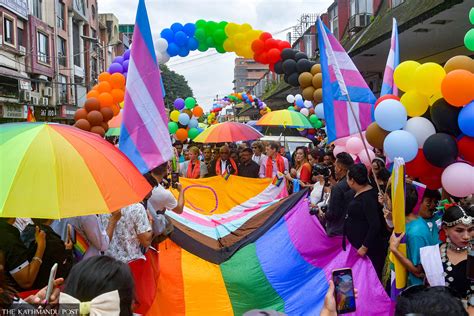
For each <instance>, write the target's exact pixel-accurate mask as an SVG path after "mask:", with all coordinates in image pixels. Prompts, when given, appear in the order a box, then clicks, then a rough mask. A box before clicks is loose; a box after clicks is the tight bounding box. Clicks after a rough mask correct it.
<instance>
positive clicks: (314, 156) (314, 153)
mask: <svg viewBox="0 0 474 316" xmlns="http://www.w3.org/2000/svg"><path fill="white" fill-rule="evenodd" d="M308 162H309V164H310V166H311V168H314V167H315V166H316V165H317V164H319V163H320V159H319V150H317V149H312V150H311V151H310V152H309V154H308ZM312 182H314V181H312Z"/></svg>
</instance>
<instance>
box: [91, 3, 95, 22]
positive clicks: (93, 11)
mask: <svg viewBox="0 0 474 316" xmlns="http://www.w3.org/2000/svg"><path fill="white" fill-rule="evenodd" d="M91 12H92V20H95V7H94V5H92V6H91Z"/></svg>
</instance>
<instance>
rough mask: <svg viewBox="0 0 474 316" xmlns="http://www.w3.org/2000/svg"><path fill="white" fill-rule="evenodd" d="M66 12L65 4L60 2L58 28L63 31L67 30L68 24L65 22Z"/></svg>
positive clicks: (57, 17)
mask: <svg viewBox="0 0 474 316" xmlns="http://www.w3.org/2000/svg"><path fill="white" fill-rule="evenodd" d="M64 12H65V6H64V3H62V2H61V1H59V0H58V12H57V14H58V15H57V16H56V21H57V23H56V26H57V27H59V28H60V29H61V30H66V23H65V22H64V20H65V18H66V17H65V16H64V14H65V13H64Z"/></svg>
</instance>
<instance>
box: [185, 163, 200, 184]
mask: <svg viewBox="0 0 474 316" xmlns="http://www.w3.org/2000/svg"><path fill="white" fill-rule="evenodd" d="M200 176H201V162H200V161H199V159H196V160H195V161H194V163H193V162H192V161H190V162H189V164H188V170H187V171H186V178H192V179H199V178H200Z"/></svg>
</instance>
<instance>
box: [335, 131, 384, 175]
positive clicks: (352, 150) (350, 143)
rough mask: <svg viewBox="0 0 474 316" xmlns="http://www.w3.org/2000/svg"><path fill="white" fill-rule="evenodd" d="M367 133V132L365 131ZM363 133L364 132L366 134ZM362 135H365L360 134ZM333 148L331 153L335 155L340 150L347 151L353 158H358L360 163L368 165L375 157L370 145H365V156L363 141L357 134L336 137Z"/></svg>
mask: <svg viewBox="0 0 474 316" xmlns="http://www.w3.org/2000/svg"><path fill="white" fill-rule="evenodd" d="M366 133H367V132H366ZM366 133H365V134H366ZM362 136H363V137H367V136H366V135H364V133H363V134H362ZM334 145H335V147H334V150H333V153H334V155H335V156H336V155H337V154H339V153H341V152H347V153H349V154H350V155H351V156H352V158H353V159H354V160H356V159H359V161H360V162H361V163H363V164H364V165H366V166H367V167H370V166H371V164H372V160H373V159H374V158H375V153H374V151H373V150H372V149H373V148H372V147H371V146H367V149H368V152H369V156H368V157H367V152H366V151H365V147H364V143H363V141H362V139H361V138H360V136H359V135H352V136H348V137H344V138H340V139H337V140H336V141H334Z"/></svg>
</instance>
